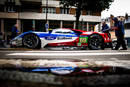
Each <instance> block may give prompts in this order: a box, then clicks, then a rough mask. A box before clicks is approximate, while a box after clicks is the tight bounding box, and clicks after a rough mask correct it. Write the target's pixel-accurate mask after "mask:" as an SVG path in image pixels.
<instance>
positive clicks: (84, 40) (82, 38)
mask: <svg viewBox="0 0 130 87" xmlns="http://www.w3.org/2000/svg"><path fill="white" fill-rule="evenodd" d="M79 42H80V43H87V42H88V37H79Z"/></svg>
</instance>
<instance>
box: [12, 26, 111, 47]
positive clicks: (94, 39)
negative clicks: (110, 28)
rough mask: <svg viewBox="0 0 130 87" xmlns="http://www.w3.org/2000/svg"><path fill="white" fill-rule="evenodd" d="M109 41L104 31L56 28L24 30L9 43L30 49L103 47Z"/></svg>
mask: <svg viewBox="0 0 130 87" xmlns="http://www.w3.org/2000/svg"><path fill="white" fill-rule="evenodd" d="M111 42H112V41H111V38H110V37H109V35H108V34H106V33H99V32H87V31H82V30H76V29H65V28H58V29H53V30H52V31H50V32H36V31H29V32H24V33H22V34H20V35H19V36H17V37H15V38H14V39H12V40H11V42H10V44H11V46H13V47H17V46H24V47H27V48H31V49H35V48H45V47H89V49H95V48H96V49H104V48H105V47H107V46H106V45H110V44H109V43H111Z"/></svg>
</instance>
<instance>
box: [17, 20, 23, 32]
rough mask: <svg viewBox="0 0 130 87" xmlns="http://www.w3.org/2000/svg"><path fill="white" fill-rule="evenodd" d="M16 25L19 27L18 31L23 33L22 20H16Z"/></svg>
mask: <svg viewBox="0 0 130 87" xmlns="http://www.w3.org/2000/svg"><path fill="white" fill-rule="evenodd" d="M16 23H17V25H18V31H19V32H21V31H22V30H21V20H19V19H17V20H16Z"/></svg>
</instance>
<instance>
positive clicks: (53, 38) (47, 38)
mask: <svg viewBox="0 0 130 87" xmlns="http://www.w3.org/2000/svg"><path fill="white" fill-rule="evenodd" d="M45 39H46V40H55V39H56V37H54V36H46V37H45Z"/></svg>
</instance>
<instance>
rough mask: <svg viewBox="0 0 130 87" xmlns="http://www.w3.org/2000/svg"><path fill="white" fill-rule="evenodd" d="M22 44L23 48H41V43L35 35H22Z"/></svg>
mask: <svg viewBox="0 0 130 87" xmlns="http://www.w3.org/2000/svg"><path fill="white" fill-rule="evenodd" d="M22 43H23V46H24V47H27V48H30V49H40V48H41V41H40V39H39V37H38V36H37V35H36V34H33V33H29V34H26V35H24V37H23V39H22Z"/></svg>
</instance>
